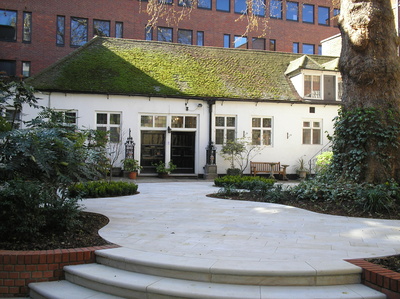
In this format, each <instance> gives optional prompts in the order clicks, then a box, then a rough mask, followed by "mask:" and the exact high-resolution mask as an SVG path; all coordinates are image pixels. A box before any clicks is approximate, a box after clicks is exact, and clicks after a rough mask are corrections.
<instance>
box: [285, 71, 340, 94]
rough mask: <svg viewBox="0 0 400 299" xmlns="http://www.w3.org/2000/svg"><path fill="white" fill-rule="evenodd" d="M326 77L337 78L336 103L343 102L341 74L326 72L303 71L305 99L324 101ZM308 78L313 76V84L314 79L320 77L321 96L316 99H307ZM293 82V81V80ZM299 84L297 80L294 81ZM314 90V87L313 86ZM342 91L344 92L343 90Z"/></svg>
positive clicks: (302, 81) (302, 88) (302, 80)
mask: <svg viewBox="0 0 400 299" xmlns="http://www.w3.org/2000/svg"><path fill="white" fill-rule="evenodd" d="M324 75H330V76H335V77H336V80H335V99H336V101H341V94H340V92H339V85H340V84H342V76H341V75H340V73H339V72H333V71H325V72H316V71H314V72H310V71H303V72H302V76H301V93H302V94H303V98H304V99H312V100H324V97H323V95H324V92H325V90H324V89H325V86H324ZM306 76H311V82H313V80H312V77H319V78H320V79H319V80H320V91H319V95H318V96H316V97H307V96H306V94H305V79H306ZM292 81H293V80H292ZM295 82H296V83H299V82H298V81H297V80H296V81H293V83H294V84H296V83H295ZM311 84H312V83H311ZM311 89H312V85H311ZM340 90H343V89H342V88H341V89H340Z"/></svg>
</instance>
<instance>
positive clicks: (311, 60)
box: [285, 55, 342, 102]
mask: <svg viewBox="0 0 400 299" xmlns="http://www.w3.org/2000/svg"><path fill="white" fill-rule="evenodd" d="M319 59H320V57H309V56H308V55H303V56H301V57H299V58H297V59H295V60H293V61H291V62H290V64H289V66H288V67H287V69H286V72H285V75H286V76H288V78H289V79H290V81H291V82H292V84H293V86H294V88H295V89H296V91H297V93H298V94H299V96H300V97H302V98H304V99H305V100H322V101H329V102H334V101H340V100H341V97H342V79H341V77H340V73H339V71H338V63H339V59H338V58H335V59H333V60H331V61H328V62H326V61H325V62H324V63H320V62H318V60H319Z"/></svg>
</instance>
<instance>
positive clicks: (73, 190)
mask: <svg viewBox="0 0 400 299" xmlns="http://www.w3.org/2000/svg"><path fill="white" fill-rule="evenodd" d="M137 189H138V185H136V184H134V183H128V182H116V181H111V182H108V181H91V182H84V183H77V184H74V185H72V186H70V187H69V194H70V196H72V197H73V196H78V195H79V196H82V197H83V198H95V197H115V196H124V195H132V194H136V193H137Z"/></svg>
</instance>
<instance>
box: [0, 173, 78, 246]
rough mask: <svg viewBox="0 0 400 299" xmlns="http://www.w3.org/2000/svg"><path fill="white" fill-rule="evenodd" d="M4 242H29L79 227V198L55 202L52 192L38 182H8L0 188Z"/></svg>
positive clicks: (0, 211) (1, 233) (1, 232)
mask: <svg viewBox="0 0 400 299" xmlns="http://www.w3.org/2000/svg"><path fill="white" fill-rule="evenodd" d="M0 198H1V200H0V235H1V236H2V241H13V242H19V241H24V242H26V241H30V240H35V239H36V238H40V236H41V235H43V234H47V235H51V234H57V233H60V232H63V231H65V230H68V229H69V228H71V227H73V226H75V225H77V224H79V223H78V222H77V220H76V218H77V216H78V213H79V206H78V204H77V201H78V198H77V197H75V198H64V199H62V200H61V199H60V200H54V193H53V190H51V189H49V188H47V185H45V184H41V183H39V182H37V181H18V180H15V181H8V182H6V183H4V184H3V185H2V186H1V188H0Z"/></svg>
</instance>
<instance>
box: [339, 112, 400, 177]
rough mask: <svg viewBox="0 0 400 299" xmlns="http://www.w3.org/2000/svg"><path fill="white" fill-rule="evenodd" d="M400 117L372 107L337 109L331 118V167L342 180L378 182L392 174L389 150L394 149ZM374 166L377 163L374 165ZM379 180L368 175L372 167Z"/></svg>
mask: <svg viewBox="0 0 400 299" xmlns="http://www.w3.org/2000/svg"><path fill="white" fill-rule="evenodd" d="M399 135H400V117H399V115H397V114H396V113H395V112H393V111H391V110H387V111H385V112H382V111H379V110H377V109H375V108H358V109H354V110H351V111H344V110H340V111H339V115H338V117H337V118H336V119H335V134H334V135H333V137H332V142H333V153H334V155H333V161H332V166H333V168H332V170H333V172H334V174H335V175H337V176H339V177H340V178H341V179H342V180H346V181H352V182H357V183H362V182H368V183H382V182H385V181H387V180H390V179H391V178H392V171H391V169H392V166H393V165H394V163H395V161H394V160H393V158H394V157H393V150H398V148H399V141H398V136H399ZM375 167H379V169H376V168H375ZM375 170H377V171H376V172H379V174H377V173H375V176H379V177H380V178H382V179H380V180H378V181H377V179H376V178H375V179H369V178H368V175H367V174H368V172H369V171H372V172H374V171H375Z"/></svg>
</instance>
